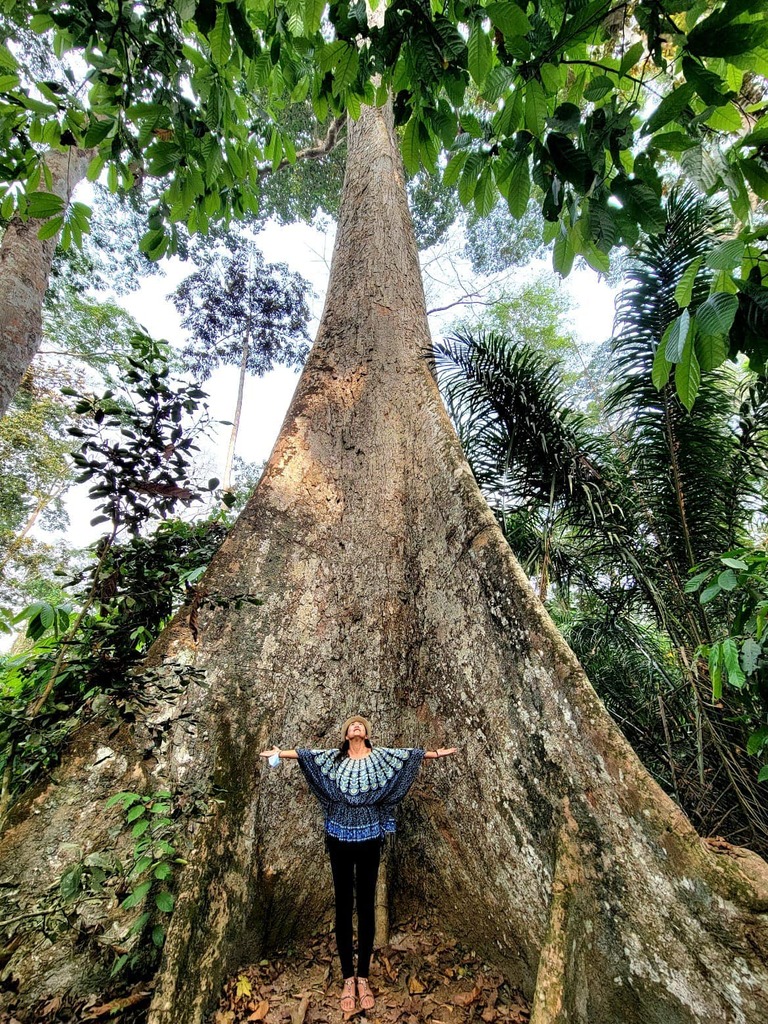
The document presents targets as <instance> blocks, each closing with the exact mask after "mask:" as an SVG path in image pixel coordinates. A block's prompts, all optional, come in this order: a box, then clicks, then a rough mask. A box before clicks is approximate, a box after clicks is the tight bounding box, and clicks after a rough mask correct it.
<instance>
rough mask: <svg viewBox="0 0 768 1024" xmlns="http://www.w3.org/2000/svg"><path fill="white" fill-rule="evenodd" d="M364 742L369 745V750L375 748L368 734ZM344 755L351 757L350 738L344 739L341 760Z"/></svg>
mask: <svg viewBox="0 0 768 1024" xmlns="http://www.w3.org/2000/svg"><path fill="white" fill-rule="evenodd" d="M363 742H364V743H365V745H366V747H368V749H369V750H373V744H372V743H371V741H370V740H369V739H368V737H367V736H366V737H365V739H364V740H363ZM342 757H349V740H344V742H343V743H342V744H341V746H340V747H339V760H341V758H342Z"/></svg>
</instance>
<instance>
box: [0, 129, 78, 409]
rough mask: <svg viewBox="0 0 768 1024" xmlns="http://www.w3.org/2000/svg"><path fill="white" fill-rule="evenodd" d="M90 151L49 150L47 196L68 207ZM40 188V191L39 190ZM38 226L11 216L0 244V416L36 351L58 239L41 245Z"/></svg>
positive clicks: (35, 220)
mask: <svg viewBox="0 0 768 1024" xmlns="http://www.w3.org/2000/svg"><path fill="white" fill-rule="evenodd" d="M92 156H93V151H92V150H88V149H75V148H69V149H66V150H64V151H63V152H59V151H58V150H53V149H52V150H50V151H49V152H48V153H47V154H46V157H45V162H46V164H47V165H48V167H49V168H50V171H51V177H52V179H53V188H52V191H53V192H55V193H56V195H58V196H61V197H62V198H63V199H64V200H65V201H66V202H67V203H69V201H70V199H71V198H72V193H73V192H74V190H75V188H76V186H77V185H78V184H79V183H80V182H81V181H82V180H83V178H84V177H85V173H86V171H87V170H88V164H89V163H90V161H91V158H92ZM44 187H45V186H44V185H41V188H44ZM40 224H41V221H40V220H37V219H34V218H32V219H30V220H27V221H22V220H20V219H19V218H18V217H14V218H13V219H12V220H11V222H10V224H9V225H8V227H7V228H6V229H5V234H4V235H3V240H2V243H0V416H4V415H5V413H6V411H7V409H8V406H9V405H10V404H11V400H12V399H13V396H14V395H15V394H16V389H17V388H18V386H19V384H20V383H21V378H22V377H23V376H24V372H25V371H26V369H27V367H28V366H29V364H30V363H31V362H32V359H33V358H34V356H35V353H36V352H37V350H38V349H39V348H40V340H41V338H42V326H43V313H42V310H43V299H44V298H45V292H46V289H47V287H48V278H49V276H50V272H51V263H52V261H53V254H54V252H55V251H56V244H57V242H58V235H57V236H56V237H54V238H49V239H46V240H45V241H42V242H41V241H40V239H39V238H38V237H37V232H38V231H39V230H40Z"/></svg>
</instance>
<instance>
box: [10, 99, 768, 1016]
mask: <svg viewBox="0 0 768 1024" xmlns="http://www.w3.org/2000/svg"><path fill="white" fill-rule="evenodd" d="M429 345H430V338H429V333H428V328H427V321H426V316H425V310H424V296H423V291H422V286H421V279H420V276H419V266H418V257H417V252H416V245H415V243H414V239H413V233H412V228H411V224H410V219H409V214H408V210H407V204H406V198H405V190H404V187H403V175H402V169H401V165H400V159H399V154H398V152H397V145H396V141H395V139H394V137H393V130H392V126H391V110H390V108H389V107H383V108H380V109H365V110H364V111H363V113H362V116H361V117H360V119H359V120H358V121H357V122H356V123H354V124H353V125H351V126H350V133H349V158H348V167H347V175H346V180H345V186H344V197H343V201H342V210H341V217H340V222H339V227H338V233H337V241H336V250H335V253H334V259H333V266H332V271H331V280H330V285H329V290H328V298H327V301H326V306H325V311H324V313H323V318H322V321H321V325H320V329H319V333H318V337H317V341H316V343H315V345H314V348H313V350H312V353H311V355H310V358H309V360H308V362H307V365H306V368H305V370H304V373H303V375H302V377H301V380H300V382H299V385H298V388H297V391H296V395H295V397H294V400H293V402H292V404H291V407H290V409H289V412H288V415H287V417H286V420H285V423H284V425H283V428H282V431H281V434H280V437H279V438H278V441H277V444H276V446H275V449H274V451H273V453H272V456H271V458H270V460H269V462H268V464H267V467H266V469H265V471H264V474H263V477H262V479H261V481H260V483H259V486H258V488H257V489H256V491H255V493H254V495H253V497H252V498H251V500H250V502H249V503H248V505H247V506H246V508H245V510H244V512H243V514H242V515H241V517H240V519H239V520H238V522H237V524H236V525H235V527H234V528H233V530H232V531H231V533H230V535H229V537H228V538H227V540H226V541H225V543H224V545H223V546H222V548H221V550H220V551H219V553H218V554H217V555H216V557H215V558H214V560H213V562H212V564H211V567H210V569H209V571H208V573H207V575H206V577H205V579H204V581H203V586H202V588H201V591H200V593H199V594H198V596H197V598H196V600H195V602H194V603H193V606H192V607H189V608H187V609H186V610H185V611H184V612H183V613H182V614H180V615H179V616H178V617H177V618H176V620H175V621H174V623H173V624H172V625H171V626H170V627H169V628H168V629H167V630H166V632H165V633H164V634H163V636H162V637H161V638H160V640H159V641H158V643H157V644H156V645H155V647H154V649H153V651H152V653H151V657H150V659H149V660H150V669H148V671H147V673H146V674H145V677H144V680H143V685H142V689H141V704H140V705H138V707H139V710H137V711H136V712H135V714H136V721H135V722H134V723H133V724H130V723H129V722H124V723H123V724H122V725H120V727H119V728H118V729H117V731H113V732H112V733H110V732H109V731H108V725H104V726H102V727H99V726H96V725H92V726H90V727H89V728H87V729H85V730H84V731H83V732H82V733H81V734H80V736H79V737H78V740H77V743H76V745H75V748H74V750H73V751H72V753H71V754H70V755H69V758H68V759H67V761H66V762H65V763H64V764H63V765H62V767H61V769H60V770H59V771H58V773H56V780H55V782H56V784H55V785H54V784H53V783H51V784H49V785H47V786H46V785H41V786H40V787H38V789H37V790H36V791H35V792H34V793H33V794H31V795H30V796H29V797H28V798H26V799H25V800H23V801H22V802H21V804H20V805H19V806H17V807H16V808H14V809H13V810H12V812H11V816H10V818H11V820H10V826H9V828H8V830H7V832H6V834H5V836H4V837H3V839H2V841H0V866H1V868H2V870H0V892H2V893H4V894H6V895H5V902H6V907H5V908H4V909H3V911H2V912H1V913H2V916H3V917H11V916H14V915H18V914H20V913H24V912H29V911H30V910H33V909H36V904H35V900H36V899H39V895H38V894H40V893H42V892H45V891H46V889H47V887H49V886H51V885H52V884H54V883H55V881H56V878H57V875H58V873H60V872H61V870H62V868H63V866H64V865H65V864H66V862H67V859H68V858H69V859H70V860H71V859H72V858H73V856H75V854H73V853H72V852H71V851H72V844H73V843H77V844H79V846H80V848H81V849H82V852H83V853H89V852H91V851H95V850H98V849H101V848H104V847H106V846H115V845H117V848H118V849H119V850H121V849H125V847H126V845H130V840H123V839H122V836H123V835H124V833H120V835H119V836H118V837H117V839H115V831H116V823H117V821H118V820H119V816H118V815H117V812H114V811H113V812H111V813H109V812H108V813H106V814H105V813H104V811H103V805H104V803H103V802H104V800H105V799H106V798H107V797H108V796H109V795H110V794H111V793H112V792H116V791H118V790H121V789H127V790H135V789H137V788H140V787H144V788H146V789H147V790H149V791H153V790H155V789H159V788H162V787H164V786H169V787H170V788H171V789H172V790H173V791H174V793H175V795H176V798H177V804H178V806H179V807H180V808H187V811H186V817H184V818H182V819H181V825H180V829H183V833H182V832H181V831H180V835H182V834H183V835H186V836H189V837H190V842H192V843H193V850H192V851H191V852H190V853H189V854H187V859H188V862H189V863H188V866H187V867H186V868H185V869H184V873H183V875H182V876H181V878H180V881H179V886H178V899H177V903H176V909H175V911H174V914H173V919H172V921H171V926H170V929H169V934H168V938H167V941H166V945H165V949H164V953H163V962H162V966H161V969H160V972H159V975H158V978H157V987H156V990H155V995H154V999H153V1004H152V1008H151V1011H150V1016H149V1020H150V1021H151V1024H179V1022H183V1024H200V1022H202V1021H203V1020H204V1017H205V1014H206V1012H207V1011H208V1010H209V1009H210V1007H211V1006H212V1005H213V1004H214V1003H215V1001H216V999H217V997H218V995H219V990H220V984H221V980H222V978H223V976H224V975H225V974H226V973H227V972H229V971H230V970H232V969H234V968H236V967H237V966H238V964H239V963H241V962H243V961H245V960H247V959H248V960H252V959H253V958H254V957H255V958H259V957H260V956H262V955H264V954H266V953H268V952H269V951H270V950H271V949H274V948H275V947H277V946H278V945H280V944H282V943H285V942H287V941H289V940H290V941H291V942H296V941H300V940H301V938H302V937H304V936H306V935H308V934H309V933H310V932H311V931H312V930H314V929H315V928H316V927H317V926H318V925H319V923H320V922H321V921H322V919H323V915H324V914H325V913H326V912H327V911H328V909H329V907H330V904H331V884H330V873H329V870H328V867H327V864H326V859H325V856H324V854H323V849H322V838H321V828H320V820H319V814H318V809H317V808H316V806H315V803H314V801H313V798H312V797H311V796H310V795H309V793H308V791H307V789H306V786H305V785H304V784H303V782H302V779H301V776H300V773H299V772H298V769H297V767H296V765H291V766H282V767H281V768H280V769H279V770H276V771H270V770H269V769H268V768H266V766H265V765H264V764H263V763H261V762H260V761H259V757H258V752H259V750H261V749H264V748H265V747H267V746H269V745H271V744H273V743H279V744H281V745H282V746H283V747H287V746H293V745H298V744H308V745H328V746H330V745H332V744H335V743H337V742H338V731H339V725H340V723H341V722H342V721H343V720H344V719H345V717H346V716H348V715H349V714H350V713H353V712H361V713H363V714H366V715H367V716H369V717H371V718H372V719H373V722H374V727H375V735H374V742H382V743H392V744H407V745H414V744H425V745H429V746H433V745H449V744H456V745H458V746H459V747H460V753H459V755H458V756H457V757H455V758H453V759H447V760H444V761H443V760H441V761H435V762H430V763H428V764H427V765H425V767H424V768H423V769H422V774H421V777H420V780H419V782H418V784H417V786H416V787H415V790H414V794H413V796H412V797H409V799H408V801H406V804H405V805H404V807H403V809H402V812H401V820H400V833H399V838H398V840H397V844H396V846H395V848H394V850H393V855H392V868H391V871H390V875H389V879H388V883H389V892H390V895H391V900H392V908H393V912H394V913H395V914H407V913H409V912H412V911H413V910H416V909H418V911H419V912H422V911H423V910H424V906H425V902H424V901H426V906H428V907H431V908H432V909H433V910H434V911H435V913H436V914H437V915H439V918H440V920H441V922H442V924H443V926H444V927H447V928H448V929H451V930H453V931H454V932H455V934H456V935H457V936H459V937H461V939H462V941H464V942H466V943H467V944H468V945H470V946H472V947H473V948H474V949H476V950H477V951H478V952H480V953H481V954H482V956H484V957H485V958H486V959H487V960H489V961H490V962H493V963H494V964H496V965H498V966H499V967H500V968H502V969H503V970H504V972H505V973H506V976H507V977H508V979H509V980H510V981H511V983H512V984H513V985H519V986H521V987H522V988H523V989H524V991H525V992H527V993H528V994H529V995H530V996H531V997H532V998H533V999H534V1012H535V1021H536V1024H550V1022H554V1021H558V1022H565V1021H567V1022H569V1024H574V1022H578V1024H618V1022H621V1024H690V1022H694V1021H701V1022H705V1021H706V1022H707V1024H710V1022H712V1021H729V1022H732V1024H768V965H767V964H766V953H767V952H768V923H767V921H766V914H765V912H766V909H767V908H768V865H766V864H765V862H763V861H762V860H761V859H760V858H758V857H757V856H755V855H754V854H751V853H749V852H748V851H745V850H739V849H735V848H732V847H728V846H727V844H722V845H720V846H718V847H715V846H714V845H713V844H709V843H707V842H706V841H703V840H702V839H700V838H699V836H698V835H697V834H696V832H695V831H694V830H693V828H692V826H691V825H690V823H689V822H688V820H687V819H686V818H685V816H684V815H683V814H682V812H681V811H680V810H679V808H678V807H677V806H676V805H675V804H674V803H673V802H672V801H671V800H670V799H669V798H668V797H667V796H666V795H665V794H664V793H663V792H662V791H661V790H660V789H659V787H658V786H657V785H656V784H655V783H654V782H653V781H652V779H651V778H650V776H649V775H648V773H647V772H646V771H645V770H644V769H643V767H642V765H641V764H640V763H639V761H638V759H637V757H636V756H635V755H634V753H633V751H632V750H631V748H630V747H629V746H628V744H627V743H626V741H625V740H624V739H623V737H622V736H621V734H620V732H619V730H618V729H617V727H616V726H615V725H614V723H613V722H612V720H611V719H610V717H609V716H608V714H607V712H606V710H605V708H604V707H603V705H602V704H601V702H600V701H599V700H598V698H597V697H596V695H595V693H594V691H593V690H592V688H591V687H590V685H589V683H588V682H587V680H586V678H585V677H584V674H583V671H582V669H581V668H580V666H579V665H578V663H577V661H576V659H575V658H574V656H573V654H572V652H571V651H570V650H569V649H568V648H567V646H566V645H565V643H564V641H563V640H562V638H561V637H560V635H559V634H558V633H557V631H556V629H555V628H554V626H553V624H552V622H551V620H550V619H549V617H548V616H547V614H546V612H545V611H544V609H543V607H542V605H541V603H540V602H539V600H538V599H537V597H536V596H535V594H534V593H533V591H532V589H531V587H530V585H529V582H528V580H527V579H526V577H525V575H524V573H523V572H522V571H521V569H520V567H519V565H518V564H517V562H516V561H515V559H514V557H513V556H512V553H511V552H510V550H509V548H508V546H507V544H506V542H505V541H504V539H503V537H502V535H501V532H500V530H499V528H498V526H497V524H496V522H495V521H494V518H493V516H492V514H491V512H490V510H489V509H488V507H487V505H486V504H485V502H484V501H483V498H482V496H481V494H480V492H479V490H478V488H477V486H476V483H475V481H474V479H473V477H472V474H471V472H470V470H469V468H468V466H467V464H466V461H465V460H464V458H463V455H462V452H461V449H460V446H459V443H458V441H457V439H456V436H455V434H454V432H453V430H452V428H451V426H450V423H449V420H448V417H447V415H446V413H445V410H444V408H443V405H442V402H441V399H440V396H439V393H438V391H437V388H436V385H435V382H434V379H433V377H432V375H431V373H430V368H429V362H428V358H427V355H428V352H429ZM248 595H255V596H258V597H259V598H260V599H261V600H262V602H263V603H262V604H260V605H254V604H252V603H249V602H248V601H247V600H244V596H245V597H247V596H248ZM174 680H175V684H174ZM142 707H144V708H145V710H143V711H142V710H141V708H142ZM113 729H114V727H113ZM89 767H90V773H89V772H88V768H89ZM206 795H207V796H209V797H212V798H213V800H212V802H211V804H210V810H209V812H208V814H207V815H206V814H203V813H202V812H200V811H195V810H194V808H197V807H200V806H201V804H202V802H203V799H204V797H206ZM67 843H69V845H67ZM94 916H95V912H93V911H91V917H90V919H89V927H90V928H91V929H93V928H94V927H95V924H94ZM126 916H128V915H125V914H123V915H122V917H121V916H120V915H119V914H116V912H115V911H114V910H112V909H111V908H110V907H104V909H103V912H102V913H101V920H102V921H103V922H105V924H106V925H107V926H108V930H107V933H106V936H104V935H102V936H101V938H100V939H99V940H98V941H100V942H102V943H103V942H105V941H106V937H107V936H114V935H115V934H118V933H119V929H120V927H125V919H126ZM121 922H122V923H121ZM76 923H77V918H76V915H75V914H72V913H71V914H70V917H69V924H70V928H69V930H65V931H62V932H61V933H59V934H51V931H50V930H49V938H48V939H47V940H43V939H42V938H41V937H40V934H39V932H36V931H35V930H34V925H32V924H27V925H26V926H25V927H28V928H29V932H28V934H23V935H22V936H21V938H20V939H19V941H18V945H17V947H16V948H15V949H14V950H13V951H12V952H11V954H10V959H9V962H8V966H7V967H6V969H5V977H6V979H11V978H12V979H15V983H16V984H17V985H18V987H19V989H20V990H21V991H22V992H24V993H25V995H24V998H23V1000H22V1002H23V1003H24V1004H25V1005H26V1006H30V1005H31V1004H32V1003H34V1001H35V1000H36V999H42V998H44V997H46V996H50V995H52V994H55V993H57V992H62V991H64V990H66V989H67V988H68V987H71V988H72V989H73V991H76V992H83V993H85V992H89V991H97V990H98V989H97V987H101V988H102V989H103V987H104V986H105V985H106V981H105V980H104V976H105V973H106V972H105V967H104V965H103V963H102V964H100V963H99V962H98V959H97V957H96V955H95V953H94V950H95V949H97V948H98V947H97V945H96V943H94V942H91V943H90V944H89V943H88V942H87V941H86V939H87V934H88V933H87V932H86V931H82V930H78V929H77V928H76V927H73V925H74V924H76ZM100 971H101V974H100V973H99V972H100ZM14 1012H15V1015H16V1017H17V1018H19V1019H21V1011H20V1009H16V1010H15V1011H14ZM27 1012H28V1013H31V1012H32V1011H29V1010H28V1011H27Z"/></svg>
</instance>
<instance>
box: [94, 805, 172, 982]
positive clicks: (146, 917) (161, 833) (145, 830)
mask: <svg viewBox="0 0 768 1024" xmlns="http://www.w3.org/2000/svg"><path fill="white" fill-rule="evenodd" d="M171 799H172V798H171V794H170V792H168V790H161V791H159V792H157V793H150V794H147V795H144V796H142V795H141V794H140V793H127V792H124V793H116V794H115V795H114V796H112V797H110V798H109V800H107V802H106V804H105V807H112V806H114V805H115V804H120V805H121V806H122V809H123V811H124V813H125V822H126V825H130V826H131V836H132V837H133V839H134V840H135V842H134V846H133V851H132V864H131V866H130V868H129V869H128V871H127V873H126V879H127V881H128V884H129V885H130V886H131V889H130V892H129V893H128V895H127V896H126V897H125V898H124V899H123V901H122V903H121V906H122V908H123V910H131V909H133V908H134V907H141V908H142V913H141V914H140V915H139V917H137V918H136V920H135V921H134V923H133V924H132V925H131V928H130V931H129V933H128V934H129V935H134V934H136V933H142V932H144V930H145V929H149V928H150V927H151V931H150V936H151V941H152V944H153V946H154V947H155V948H156V949H160V948H161V947H162V945H163V943H164V942H165V926H164V924H163V922H162V918H161V919H160V920H158V914H161V915H162V914H170V913H171V912H172V911H173V904H174V897H173V894H172V893H171V891H170V888H169V886H170V880H171V878H172V876H173V872H174V870H175V868H176V866H177V865H179V864H186V861H185V860H184V858H183V857H180V856H179V855H178V853H177V850H176V847H175V846H174V844H173V842H172V841H171V840H172V839H173V836H174V825H173V819H172V817H171V815H172V814H173V807H172V803H171ZM144 952H145V949H144V947H143V946H142V945H139V947H138V948H137V949H136V950H133V951H131V952H128V953H122V954H121V955H120V956H119V957H118V958H117V960H116V961H115V964H114V966H113V968H112V974H113V975H115V974H117V973H118V972H119V971H121V970H123V968H124V967H126V966H128V967H131V966H134V965H135V964H136V963H138V961H139V959H141V958H142V954H143V953H144Z"/></svg>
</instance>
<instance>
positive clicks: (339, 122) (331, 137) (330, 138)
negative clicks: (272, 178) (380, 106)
mask: <svg viewBox="0 0 768 1024" xmlns="http://www.w3.org/2000/svg"><path fill="white" fill-rule="evenodd" d="M345 123H346V115H342V116H341V117H337V118H336V120H335V121H332V122H331V126H330V128H329V129H328V134H327V135H326V136H325V139H324V140H323V141H322V142H319V143H317V144H316V145H314V146H308V147H307V149H300V150H299V151H298V153H297V154H296V160H295V161H291V160H288V159H287V158H285V157H284V158H283V159H282V160H281V161H280V163H279V164H278V165H277V167H273V166H272V165H271V164H267V165H266V166H264V167H260V168H259V171H258V174H259V178H265V177H266V176H267V175H268V174H273V173H274V172H275V171H280V170H282V169H283V167H290V166H291V165H292V163H297V162H298V161H299V160H321V159H322V158H323V157H324V156H328V154H329V153H332V152H333V150H334V149H335V148H336V146H337V145H338V144H339V141H340V139H339V132H340V131H341V129H342V128H343V127H344V124H345Z"/></svg>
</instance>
